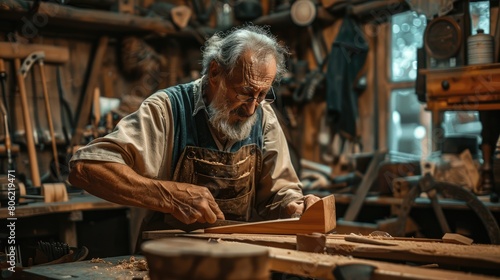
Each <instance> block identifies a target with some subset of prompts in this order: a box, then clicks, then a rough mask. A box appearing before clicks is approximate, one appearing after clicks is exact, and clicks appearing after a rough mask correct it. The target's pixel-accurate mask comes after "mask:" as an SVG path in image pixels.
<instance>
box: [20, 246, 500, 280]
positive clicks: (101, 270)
mask: <svg viewBox="0 0 500 280" xmlns="http://www.w3.org/2000/svg"><path fill="white" fill-rule="evenodd" d="M217 242H219V243H226V242H234V241H225V240H219V241H217ZM195 244H197V243H195V242H193V248H190V249H188V250H192V251H193V252H194V251H195V250H196V248H195ZM252 246H260V245H252ZM265 248H267V250H268V252H269V257H270V263H269V269H270V270H271V271H274V272H277V273H283V274H285V275H288V274H293V275H299V276H303V277H311V278H316V279H335V278H334V273H336V272H338V271H341V270H342V269H343V268H348V267H349V266H356V267H358V268H359V269H369V270H372V271H371V272H369V273H371V277H370V279H389V278H390V279H429V280H434V279H436V280H437V279H467V280H468V279H471V280H472V279H494V278H493V277H491V276H485V275H480V274H470V273H464V272H456V271H449V270H443V269H437V268H424V267H416V266H408V265H402V264H393V263H387V262H382V261H374V260H366V259H359V258H353V257H350V256H342V255H328V254H318V253H310V252H301V251H296V250H290V249H282V248H275V247H265ZM130 257H131V256H123V257H113V258H105V259H100V260H99V261H97V262H96V261H95V260H94V261H88V260H87V261H81V262H75V263H66V264H57V265H50V266H39V267H32V268H28V269H25V270H23V271H22V272H20V273H21V274H22V275H23V276H25V277H28V278H27V279H33V277H34V278H36V279H65V278H82V279H149V277H148V271H144V270H140V269H138V267H140V268H142V267H143V265H141V266H137V265H131V264H132V263H136V262H137V261H142V260H144V259H145V258H144V257H142V256H134V259H133V261H132V259H131V258H130ZM16 273H17V272H16ZM364 276H366V275H364ZM270 279H271V278H270ZM363 279H364V278H363ZM367 279H368V278H367Z"/></svg>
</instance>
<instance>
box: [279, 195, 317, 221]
mask: <svg viewBox="0 0 500 280" xmlns="http://www.w3.org/2000/svg"><path fill="white" fill-rule="evenodd" d="M319 200H321V198H319V197H317V196H315V195H312V194H308V195H306V196H304V198H303V199H301V200H297V201H293V202H290V203H289V204H288V205H287V206H286V211H287V213H288V215H290V216H291V217H300V215H302V214H303V213H304V212H305V211H306V210H307V209H308V208H309V207H311V206H312V205H313V204H314V203H315V202H316V201H319Z"/></svg>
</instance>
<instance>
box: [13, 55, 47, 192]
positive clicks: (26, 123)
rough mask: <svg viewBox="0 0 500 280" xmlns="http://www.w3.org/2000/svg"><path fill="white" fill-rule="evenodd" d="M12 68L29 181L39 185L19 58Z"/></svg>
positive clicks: (38, 172) (15, 60)
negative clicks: (24, 137) (17, 88)
mask: <svg viewBox="0 0 500 280" xmlns="http://www.w3.org/2000/svg"><path fill="white" fill-rule="evenodd" d="M14 68H15V71H16V78H17V84H18V85H17V86H18V87H19V95H20V97H21V107H22V111H23V121H24V130H25V136H26V146H27V149H28V157H29V161H30V171H31V182H32V184H33V186H34V187H40V186H41V185H42V182H41V180H40V171H39V169H38V160H37V156H36V149H35V142H34V138H33V126H32V124H31V118H30V112H29V106H28V96H27V94H26V86H25V84H24V76H23V73H22V72H21V59H19V58H15V59H14Z"/></svg>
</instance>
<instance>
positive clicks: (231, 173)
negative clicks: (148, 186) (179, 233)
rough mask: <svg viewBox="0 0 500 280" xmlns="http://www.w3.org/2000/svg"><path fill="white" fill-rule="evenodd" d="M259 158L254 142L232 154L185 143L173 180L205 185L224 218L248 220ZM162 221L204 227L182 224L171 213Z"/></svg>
mask: <svg viewBox="0 0 500 280" xmlns="http://www.w3.org/2000/svg"><path fill="white" fill-rule="evenodd" d="M260 159H261V152H260V150H259V149H258V147H257V145H255V144H251V145H246V146H243V147H241V149H239V150H238V151H237V152H233V153H231V152H221V151H216V150H211V149H205V148H200V147H192V146H187V147H186V148H185V149H184V151H183V153H182V155H181V157H180V159H179V161H178V162H177V165H176V168H175V172H174V176H173V180H172V181H176V182H183V183H190V184H194V185H198V186H200V187H205V188H208V189H209V190H210V192H211V193H212V195H213V197H214V198H215V201H216V202H217V204H218V205H219V208H220V209H221V211H222V212H223V213H224V216H225V218H226V220H239V221H248V220H250V218H251V216H252V209H253V204H254V201H255V188H256V178H258V177H257V174H258V173H259V172H260V169H261V166H260V162H261V160H260ZM164 222H165V223H167V224H168V225H170V227H172V228H177V229H182V230H185V231H191V230H194V229H197V228H202V227H204V226H203V224H200V223H196V224H191V225H185V224H183V223H182V222H180V221H178V220H177V219H175V218H174V217H173V216H172V215H170V214H165V219H164Z"/></svg>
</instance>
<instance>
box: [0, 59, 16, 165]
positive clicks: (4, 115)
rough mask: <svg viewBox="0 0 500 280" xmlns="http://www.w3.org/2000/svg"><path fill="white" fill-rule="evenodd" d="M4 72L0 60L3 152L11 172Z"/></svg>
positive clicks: (10, 147)
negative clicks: (3, 131)
mask: <svg viewBox="0 0 500 280" xmlns="http://www.w3.org/2000/svg"><path fill="white" fill-rule="evenodd" d="M6 76H7V74H6V71H5V64H4V61H3V59H0V79H1V83H2V94H3V101H1V100H0V110H1V111H2V117H3V121H4V130H5V152H6V153H7V163H8V164H7V165H8V169H9V170H12V169H14V164H13V161H12V142H11V138H10V126H9V117H8V111H7V109H6V105H7V93H6V91H5V80H6Z"/></svg>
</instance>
